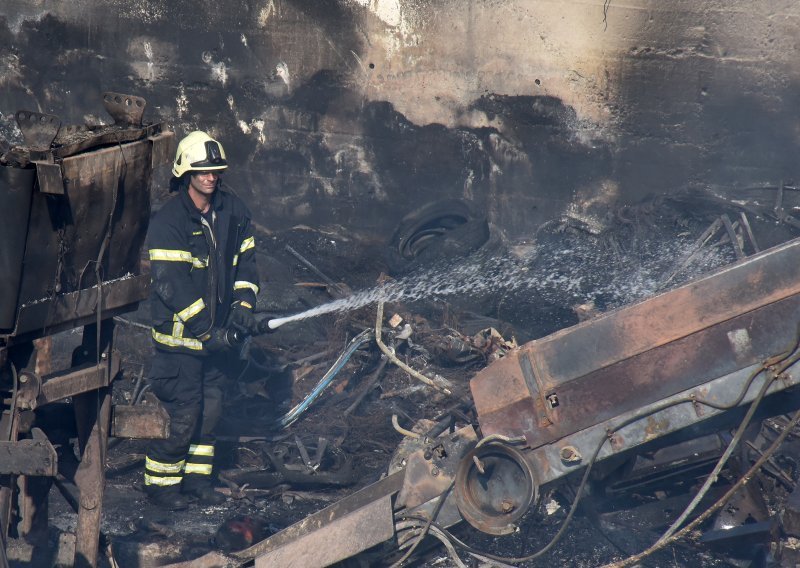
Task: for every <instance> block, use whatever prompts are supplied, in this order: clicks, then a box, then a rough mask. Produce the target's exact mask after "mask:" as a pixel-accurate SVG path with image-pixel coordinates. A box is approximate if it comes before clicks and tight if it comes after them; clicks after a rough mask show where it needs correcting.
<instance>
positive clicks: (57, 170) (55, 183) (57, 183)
mask: <svg viewBox="0 0 800 568" xmlns="http://www.w3.org/2000/svg"><path fill="white" fill-rule="evenodd" d="M33 163H34V164H36V180H37V181H38V182H39V191H41V192H42V193H49V194H51V195H64V193H65V191H64V177H63V175H62V173H61V164H60V163H58V164H56V163H55V162H54V160H53V156H52V155H50V156H49V160H33Z"/></svg>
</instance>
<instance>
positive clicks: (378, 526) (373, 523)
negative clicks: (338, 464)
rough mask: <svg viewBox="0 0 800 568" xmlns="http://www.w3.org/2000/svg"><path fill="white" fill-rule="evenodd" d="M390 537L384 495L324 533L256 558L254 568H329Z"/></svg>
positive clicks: (388, 510) (389, 504)
mask: <svg viewBox="0 0 800 568" xmlns="http://www.w3.org/2000/svg"><path fill="white" fill-rule="evenodd" d="M393 536H394V518H393V517H392V498H391V496H389V495H386V496H384V497H381V498H379V499H377V500H375V501H372V502H371V503H367V504H366V505H365V506H364V507H362V508H360V509H358V510H357V511H354V512H352V513H349V514H346V515H344V516H342V517H339V518H336V519H334V520H332V521H331V522H330V523H329V524H328V525H327V526H326V527H325V530H324V531H321V532H314V533H309V534H306V535H304V536H302V537H300V538H298V539H296V540H293V541H291V542H288V543H286V544H285V545H284V546H281V547H280V548H277V549H275V550H272V551H270V552H268V553H266V554H263V555H261V556H259V557H257V558H256V562H255V566H256V568H269V567H272V566H285V567H287V568H288V567H290V566H296V567H298V568H312V567H316V566H330V565H331V564H334V563H336V562H339V561H341V560H345V559H347V558H350V557H351V556H353V555H355V554H358V553H359V552H362V551H364V550H366V549H367V548H371V547H372V546H374V545H376V544H379V543H381V542H384V541H386V540H389V539H390V538H392V537H393Z"/></svg>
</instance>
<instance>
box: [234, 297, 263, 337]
mask: <svg viewBox="0 0 800 568" xmlns="http://www.w3.org/2000/svg"><path fill="white" fill-rule="evenodd" d="M231 325H232V326H236V327H238V328H239V329H241V330H242V331H245V332H247V333H249V334H251V335H252V334H254V333H256V331H257V329H258V322H256V318H255V316H254V315H253V309H252V308H248V307H247V306H246V305H244V304H242V302H234V303H233V307H232V308H231Z"/></svg>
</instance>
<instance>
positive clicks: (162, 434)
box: [111, 404, 169, 440]
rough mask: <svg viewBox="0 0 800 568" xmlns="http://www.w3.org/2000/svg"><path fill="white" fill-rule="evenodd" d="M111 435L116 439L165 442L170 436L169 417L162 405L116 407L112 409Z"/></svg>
mask: <svg viewBox="0 0 800 568" xmlns="http://www.w3.org/2000/svg"><path fill="white" fill-rule="evenodd" d="M111 435H112V436H114V437H115V438H139V439H159V440H163V439H165V438H166V437H167V436H168V435H169V415H168V414H167V411H166V410H164V407H162V406H160V405H159V406H156V405H145V404H137V405H135V406H129V405H120V404H117V405H114V406H113V407H112V409H111Z"/></svg>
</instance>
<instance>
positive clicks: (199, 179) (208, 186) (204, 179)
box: [189, 172, 219, 195]
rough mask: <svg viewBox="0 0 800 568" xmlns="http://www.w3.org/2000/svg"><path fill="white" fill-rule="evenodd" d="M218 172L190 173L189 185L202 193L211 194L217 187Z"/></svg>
mask: <svg viewBox="0 0 800 568" xmlns="http://www.w3.org/2000/svg"><path fill="white" fill-rule="evenodd" d="M218 179H219V172H196V173H193V174H192V175H191V181H190V182H189V185H190V186H191V188H192V189H194V190H195V191H197V192H198V193H202V194H203V195H211V194H212V193H214V190H215V189H216V188H217V180H218Z"/></svg>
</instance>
